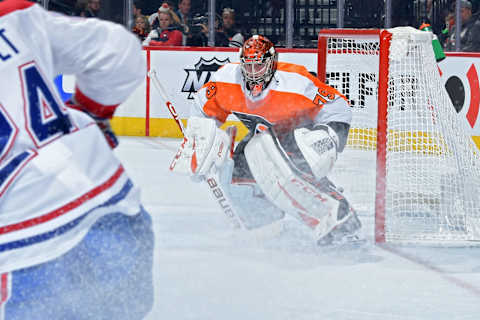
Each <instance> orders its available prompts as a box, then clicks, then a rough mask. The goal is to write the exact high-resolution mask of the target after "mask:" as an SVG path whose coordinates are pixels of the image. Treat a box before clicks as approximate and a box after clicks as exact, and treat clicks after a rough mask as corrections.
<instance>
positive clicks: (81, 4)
mask: <svg viewBox="0 0 480 320" xmlns="http://www.w3.org/2000/svg"><path fill="white" fill-rule="evenodd" d="M87 3H88V0H77V2H76V4H75V9H74V15H76V16H85V10H87Z"/></svg>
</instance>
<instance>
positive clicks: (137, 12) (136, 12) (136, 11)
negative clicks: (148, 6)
mask: <svg viewBox="0 0 480 320" xmlns="http://www.w3.org/2000/svg"><path fill="white" fill-rule="evenodd" d="M140 16H143V17H145V16H144V15H143V13H142V7H141V5H140V2H139V1H138V0H137V1H133V17H134V18H135V21H136V19H137V18H138V17H140Z"/></svg>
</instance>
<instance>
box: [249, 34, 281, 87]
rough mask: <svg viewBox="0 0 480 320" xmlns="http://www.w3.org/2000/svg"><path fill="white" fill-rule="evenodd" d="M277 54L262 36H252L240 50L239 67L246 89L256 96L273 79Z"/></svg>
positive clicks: (270, 43)
mask: <svg viewBox="0 0 480 320" xmlns="http://www.w3.org/2000/svg"><path fill="white" fill-rule="evenodd" d="M277 60H278V54H277V52H276V51H275V48H274V47H273V43H272V42H271V41H270V40H268V39H267V38H266V37H264V36H260V35H254V36H252V37H251V38H250V39H248V40H247V41H245V43H244V44H243V46H242V48H241V49H240V65H241V70H242V75H243V79H244V81H245V86H246V88H247V89H248V90H249V91H250V93H251V94H252V95H253V96H258V95H259V94H260V93H261V92H262V91H263V89H265V88H266V87H267V86H268V84H269V83H270V81H271V80H272V78H273V75H274V73H275V70H276V69H277Z"/></svg>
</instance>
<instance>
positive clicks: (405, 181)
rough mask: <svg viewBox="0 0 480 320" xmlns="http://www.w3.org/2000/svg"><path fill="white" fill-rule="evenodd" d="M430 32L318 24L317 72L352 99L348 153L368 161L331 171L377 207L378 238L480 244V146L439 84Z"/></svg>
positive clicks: (365, 206)
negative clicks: (321, 25) (335, 26)
mask: <svg viewBox="0 0 480 320" xmlns="http://www.w3.org/2000/svg"><path fill="white" fill-rule="evenodd" d="M431 36H432V35H431V33H429V32H422V31H419V30H416V29H413V28H409V27H400V28H393V29H327V30H322V31H321V32H320V33H319V38H318V70H317V73H318V77H319V78H320V79H321V80H323V81H325V82H326V83H328V84H330V85H331V86H333V87H335V88H337V89H338V90H339V91H340V92H342V93H343V94H344V95H346V96H347V98H348V99H349V100H350V103H351V107H352V111H353V118H352V124H351V129H350V135H349V141H348V144H347V148H346V153H349V154H350V156H353V157H354V159H356V160H355V161H352V163H351V165H352V166H354V165H359V166H363V167H361V168H357V170H352V171H351V172H345V170H342V171H343V172H334V173H333V176H334V180H335V179H338V180H339V181H341V183H343V186H344V187H345V189H346V194H347V197H350V198H352V202H353V205H354V207H355V206H356V204H357V205H360V211H364V212H365V213H366V214H368V213H373V212H374V215H375V241H376V242H385V241H388V242H407V243H408V242H413V243H433V244H445V245H447V244H448V245H456V244H462V245H463V244H472V243H473V244H477V243H478V244H480V242H479V240H480V201H479V200H480V199H479V195H480V158H479V154H478V149H477V148H476V146H475V144H474V143H473V141H472V139H471V137H470V135H469V134H468V131H467V128H465V127H464V124H463V122H461V121H460V119H458V117H457V114H456V112H455V109H454V107H453V105H452V104H451V101H450V99H449V97H448V95H447V93H446V90H445V88H444V87H443V85H442V83H441V80H440V75H439V73H438V67H437V65H436V62H435V58H434V55H433V49H432V46H431V40H432V38H431ZM365 159H367V160H365ZM367 165H368V166H372V169H370V170H366V168H365V166H367ZM362 170H363V171H365V172H363V171H362ZM371 172H374V175H375V176H374V177H372V176H371V175H372V173H371ZM352 183H353V184H355V185H354V186H350V188H349V185H351V184H352ZM349 189H350V190H349Z"/></svg>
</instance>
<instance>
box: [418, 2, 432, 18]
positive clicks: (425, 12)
mask: <svg viewBox="0 0 480 320" xmlns="http://www.w3.org/2000/svg"><path fill="white" fill-rule="evenodd" d="M418 5H419V9H420V10H419V16H420V20H422V22H425V21H428V22H429V23H430V22H431V21H433V0H419V1H418Z"/></svg>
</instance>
